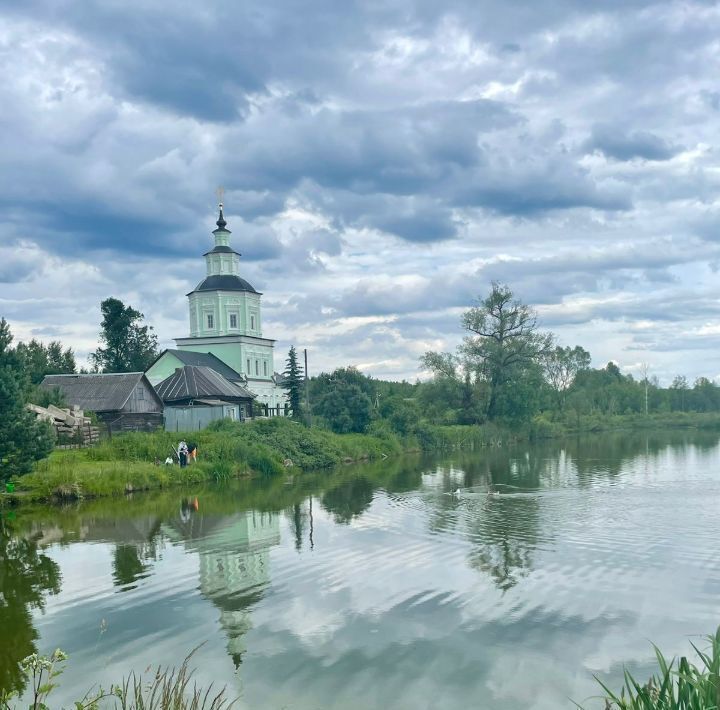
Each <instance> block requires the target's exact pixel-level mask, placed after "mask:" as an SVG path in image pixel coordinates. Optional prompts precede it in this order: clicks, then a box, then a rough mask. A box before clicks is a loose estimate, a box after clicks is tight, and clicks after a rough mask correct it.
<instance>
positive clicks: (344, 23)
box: [0, 0, 720, 382]
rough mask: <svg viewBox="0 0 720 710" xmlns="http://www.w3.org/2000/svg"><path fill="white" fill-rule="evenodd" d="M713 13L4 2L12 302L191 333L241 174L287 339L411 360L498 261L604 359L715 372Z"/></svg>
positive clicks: (457, 334)
mask: <svg viewBox="0 0 720 710" xmlns="http://www.w3.org/2000/svg"><path fill="white" fill-rule="evenodd" d="M719 37H720V7H718V5H717V3H711V2H668V1H666V0H658V1H657V2H650V1H647V2H643V1H640V0H622V1H621V0H606V1H605V2H588V1H587V0H553V1H552V2H550V1H548V0H532V1H531V0H526V1H525V2H516V3H507V2H504V1H502V0H467V2H465V1H463V0H446V1H444V2H428V1H427V0H417V1H415V2H412V1H411V0H398V1H393V0H382V2H380V1H377V0H367V1H366V2H357V3H355V2H337V0H287V1H286V2H267V0H243V2H241V3H240V2H231V1H230V0H227V2H226V1H224V0H211V1H210V2H207V3H203V2H197V1H196V0H192V1H191V0H179V1H176V2H172V3H168V2H166V1H163V2H161V1H160V0H122V1H121V0H87V1H86V2H82V3H77V2H71V0H9V1H6V2H4V3H3V4H2V7H1V8H0V67H2V81H0V158H1V159H0V185H2V189H1V190H0V315H3V316H5V317H6V318H7V319H8V320H9V321H10V322H11V325H12V328H13V331H14V333H15V334H16V336H17V337H19V338H21V339H26V338H30V337H38V338H41V339H46V340H47V339H51V338H60V339H62V340H63V341H64V342H65V343H67V344H68V345H71V346H72V347H74V348H75V349H76V351H77V353H78V355H79V359H80V360H82V359H83V358H84V357H85V356H86V354H87V352H88V351H89V350H92V349H93V348H94V347H95V343H96V337H97V331H98V327H99V320H100V316H99V302H100V300H101V299H103V298H106V297H108V296H116V297H118V298H121V299H123V300H124V301H126V302H128V303H130V304H132V305H133V306H135V307H137V308H139V309H140V310H142V311H143V312H144V313H145V315H146V317H147V319H148V321H149V322H150V323H151V324H153V325H154V326H155V329H156V331H157V334H158V336H159V338H160V341H161V343H162V344H163V345H166V346H170V345H172V338H173V337H179V336H185V335H186V334H187V331H188V323H187V311H186V299H185V293H187V292H188V291H189V290H190V289H191V288H192V287H193V286H194V285H195V284H196V283H197V282H198V281H199V280H200V279H201V278H202V276H203V274H204V263H203V261H202V257H201V254H202V253H203V252H204V251H206V250H207V248H208V246H209V245H210V244H211V235H210V231H211V230H212V229H213V227H214V220H215V219H216V216H215V208H214V205H215V202H216V201H217V198H216V196H215V190H216V188H217V186H218V185H223V186H224V188H225V204H226V216H227V218H228V223H229V228H230V229H231V230H232V231H233V245H234V246H235V247H236V248H237V249H238V250H239V251H240V252H242V254H243V276H244V277H246V278H247V279H248V280H249V281H250V282H251V283H252V284H253V285H254V286H255V287H256V288H257V289H258V290H261V291H263V292H264V294H265V295H264V299H263V300H264V314H265V323H264V325H265V327H264V331H265V333H264V334H265V335H266V336H268V337H274V338H277V340H278V354H277V356H276V367H277V368H278V369H282V365H281V362H280V361H281V359H282V358H283V357H284V353H285V351H286V350H287V347H288V346H289V344H290V343H295V344H296V345H297V346H298V347H307V348H308V349H309V353H310V361H311V371H312V370H314V371H317V370H320V369H328V368H332V367H334V366H339V365H345V364H354V365H357V366H359V367H361V368H362V369H363V370H364V371H366V372H367V373H368V374H372V375H374V376H379V377H387V378H402V377H406V378H411V379H414V378H415V377H416V376H418V374H420V373H419V370H418V357H419V356H420V355H421V354H422V353H423V352H424V351H426V350H428V349H451V348H454V347H455V345H456V344H457V343H458V342H459V341H460V339H461V338H462V332H461V330H460V328H459V317H460V314H461V312H462V311H463V309H464V308H466V307H467V306H468V305H470V304H471V303H472V301H473V299H474V298H475V297H477V296H478V295H484V294H486V293H487V291H488V289H489V286H490V283H491V281H492V280H499V281H502V282H505V283H507V284H509V285H510V286H511V287H512V288H513V289H514V290H515V291H516V292H517V294H518V295H519V296H520V297H521V298H522V299H523V300H525V301H526V302H528V303H531V304H533V305H534V306H535V307H536V308H537V309H538V311H539V313H540V316H541V321H542V324H543V325H544V327H546V328H548V329H551V330H553V331H555V332H556V333H557V334H558V337H559V339H560V341H561V342H562V343H564V344H568V345H575V344H581V345H583V346H585V347H586V348H588V349H589V350H590V351H591V353H592V355H593V360H594V363H595V364H596V365H602V364H603V363H604V362H607V361H608V360H610V359H613V360H615V361H617V362H619V363H620V365H621V366H623V367H624V368H626V370H627V371H629V372H633V371H636V372H637V370H638V369H639V364H640V363H643V362H647V363H649V364H650V367H651V371H652V372H653V373H654V374H656V375H658V376H659V377H660V378H661V380H663V381H665V382H667V381H669V380H670V379H671V378H672V376H673V375H674V374H675V373H677V372H683V373H686V374H687V375H689V376H691V377H695V376H698V375H708V376H713V377H714V376H718V375H720V358H719V357H718V355H717V353H718V346H720V285H718V273H717V272H718V268H719V267H720V230H719V229H718V227H719V226H720V202H719V200H718V188H719V187H720V161H719V160H718V140H717V139H718V136H719V135H720V121H719V119H720V82H719V81H718V77H719V76H720V59H719V58H720V40H719V39H718V38H719Z"/></svg>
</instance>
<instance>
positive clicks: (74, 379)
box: [42, 372, 153, 412]
mask: <svg viewBox="0 0 720 710" xmlns="http://www.w3.org/2000/svg"><path fill="white" fill-rule="evenodd" d="M144 378H145V375H144V373H142V372H123V373H117V374H97V375H46V377H45V379H44V380H43V381H42V387H46V388H48V389H50V388H55V387H59V388H60V390H61V391H62V393H63V395H64V396H65V400H66V401H67V403H68V404H69V405H73V404H76V405H77V406H78V407H80V409H85V410H87V411H89V412H115V411H119V410H121V409H122V408H123V407H124V406H125V404H126V403H127V401H128V399H129V398H130V395H131V394H132V391H133V390H134V389H135V387H136V386H137V384H138V383H139V382H140V380H142V379H144ZM145 385H146V386H147V387H148V388H149V389H150V391H153V387H152V385H151V384H150V383H149V382H148V381H147V380H145Z"/></svg>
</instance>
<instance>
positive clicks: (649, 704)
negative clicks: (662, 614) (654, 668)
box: [577, 627, 720, 710]
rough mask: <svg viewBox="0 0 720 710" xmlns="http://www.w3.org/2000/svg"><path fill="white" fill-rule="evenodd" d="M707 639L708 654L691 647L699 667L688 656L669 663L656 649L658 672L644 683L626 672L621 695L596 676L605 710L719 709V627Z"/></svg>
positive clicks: (693, 645)
mask: <svg viewBox="0 0 720 710" xmlns="http://www.w3.org/2000/svg"><path fill="white" fill-rule="evenodd" d="M707 640H708V642H709V648H708V649H707V650H705V651H701V650H700V649H699V648H698V647H697V646H695V644H691V645H692V647H693V649H694V650H695V653H696V654H697V657H698V658H699V663H698V664H697V665H696V664H695V663H691V662H690V661H688V659H687V658H686V657H685V656H683V657H681V658H680V660H679V661H678V662H677V664H676V659H674V658H673V659H671V660H670V661H668V659H667V658H666V657H665V656H663V654H662V653H661V652H660V650H659V649H658V648H657V647H656V646H653V648H654V649H655V657H656V659H657V664H658V672H657V673H655V674H654V675H653V676H652V677H651V678H650V679H649V680H648V681H647V682H645V683H644V684H643V683H640V682H639V681H638V680H636V679H635V678H634V677H633V676H632V675H631V673H630V672H629V671H628V670H627V669H625V672H624V679H625V683H624V685H623V687H622V688H621V689H620V692H619V694H618V693H615V692H613V691H612V690H610V688H608V687H607V685H605V684H604V683H603V682H602V681H600V680H599V679H597V677H596V680H597V681H598V683H599V684H600V685H601V686H602V689H603V691H604V692H605V693H606V695H605V696H604V698H603V699H604V701H605V710H719V709H720V627H718V630H717V631H716V632H715V634H714V635H711V636H707ZM577 707H581V706H580V705H577Z"/></svg>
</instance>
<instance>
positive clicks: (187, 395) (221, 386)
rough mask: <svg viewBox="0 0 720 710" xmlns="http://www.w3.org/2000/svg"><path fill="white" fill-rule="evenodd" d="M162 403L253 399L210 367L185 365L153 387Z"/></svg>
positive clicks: (252, 396) (245, 390)
mask: <svg viewBox="0 0 720 710" xmlns="http://www.w3.org/2000/svg"><path fill="white" fill-rule="evenodd" d="M155 391H156V392H157V393H158V395H160V398H161V399H162V400H163V402H176V401H180V400H185V399H195V398H198V397H200V398H204V399H207V398H213V399H215V398H217V399H228V398H232V399H253V398H254V396H255V395H253V394H252V393H251V392H250V391H249V390H247V389H245V388H244V387H241V386H240V385H237V384H235V383H234V382H230V380H228V379H226V378H225V377H223V376H222V375H221V374H220V373H219V372H216V371H215V370H213V369H212V368H210V367H202V366H192V365H185V367H179V368H178V369H177V370H175V372H174V373H173V374H172V375H170V377H168V378H166V379H164V380H163V381H162V382H161V383H160V384H159V385H157V386H156V387H155Z"/></svg>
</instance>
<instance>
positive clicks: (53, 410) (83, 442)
mask: <svg viewBox="0 0 720 710" xmlns="http://www.w3.org/2000/svg"><path fill="white" fill-rule="evenodd" d="M27 408H28V409H29V410H30V411H31V412H34V413H35V415H36V416H37V418H38V419H40V420H42V421H45V422H49V423H50V424H51V425H52V427H53V428H54V429H55V434H56V435H57V442H58V443H57V448H58V449H79V448H84V447H87V446H93V445H95V444H97V443H98V441H99V440H100V430H99V429H98V427H96V426H93V423H92V420H91V419H90V417H86V416H85V413H84V412H83V410H82V409H80V408H78V407H77V406H74V407H73V408H72V409H60V407H56V406H55V405H53V404H50V405H48V406H47V407H40V406H38V405H37V404H28V405H27Z"/></svg>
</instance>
